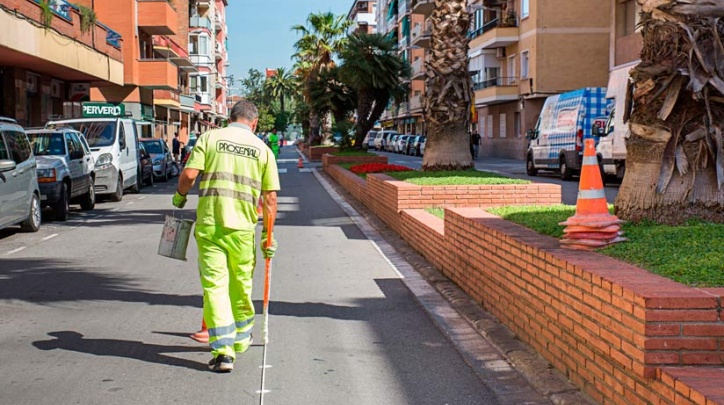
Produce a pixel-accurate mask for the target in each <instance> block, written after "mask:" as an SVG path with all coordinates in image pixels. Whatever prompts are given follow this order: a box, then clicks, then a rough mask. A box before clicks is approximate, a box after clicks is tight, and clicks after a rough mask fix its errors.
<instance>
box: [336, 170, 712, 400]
mask: <svg viewBox="0 0 724 405" xmlns="http://www.w3.org/2000/svg"><path fill="white" fill-rule="evenodd" d="M326 170H327V172H328V173H329V174H330V176H331V177H333V178H334V179H335V180H336V181H337V182H338V183H339V184H340V185H342V186H343V187H344V188H345V189H347V190H348V191H349V192H350V193H351V194H352V195H353V196H354V197H355V198H357V199H358V200H360V201H361V202H362V203H364V204H365V205H367V206H368V207H369V208H370V209H371V210H372V211H373V212H374V213H375V214H376V215H377V216H379V217H380V218H381V219H382V220H383V221H385V222H386V223H387V224H388V225H389V226H390V227H391V228H393V229H395V230H396V231H397V232H398V233H399V234H400V236H401V237H402V238H403V239H405V240H406V241H407V242H408V243H409V244H410V246H412V247H413V248H414V249H415V250H417V251H418V252H420V253H421V254H422V255H423V256H425V257H426V258H427V260H428V261H430V263H432V264H433V265H435V266H436V267H437V268H438V269H440V271H442V272H443V274H445V275H446V276H447V277H448V278H450V279H451V280H452V281H453V282H455V283H456V284H458V285H459V286H460V287H461V288H462V289H463V290H465V291H466V292H467V293H468V294H469V295H470V296H471V297H472V298H473V299H474V300H476V301H477V302H480V303H482V304H483V305H484V306H485V308H486V309H487V310H488V311H489V312H491V313H492V314H494V315H495V316H496V317H497V318H498V319H499V320H500V321H501V322H503V323H504V324H506V325H507V326H508V327H509V328H510V329H511V330H513V331H514V332H515V333H516V334H517V336H518V337H519V338H520V339H521V340H522V341H524V342H526V343H527V344H529V345H530V346H531V347H533V348H535V349H536V351H538V352H539V353H540V354H541V355H542V356H543V357H545V358H546V359H547V360H548V361H549V362H550V363H551V364H553V365H554V366H555V367H556V368H557V369H558V370H560V371H561V372H563V374H564V375H566V376H568V378H569V379H570V380H571V381H573V382H574V383H575V384H576V385H578V386H579V387H580V388H581V389H582V390H583V391H584V392H586V393H587V394H588V395H590V396H591V397H592V398H593V399H594V400H596V401H597V402H599V403H606V404H609V403H610V404H622V405H623V404H649V403H651V404H674V403H675V404H707V405H710V404H724V367H722V365H723V364H724V313H722V301H723V298H724V289H696V288H691V287H688V286H685V285H682V284H679V283H676V282H674V281H671V280H669V279H666V278H663V277H660V276H657V275H655V274H652V273H650V272H648V271H646V270H643V269H640V268H638V267H635V266H632V265H629V264H626V263H623V262H620V261H617V260H614V259H612V258H609V257H607V256H604V255H601V254H598V253H592V252H579V251H570V250H565V249H561V248H560V243H559V241H558V240H557V239H554V238H550V237H547V236H544V235H540V234H538V233H536V232H533V231H531V230H529V229H527V228H525V227H522V226H519V225H516V224H513V223H510V222H507V221H504V220H502V219H500V218H498V217H496V216H493V215H491V214H489V213H487V212H485V211H483V210H481V209H479V208H450V207H451V206H454V205H458V207H460V206H466V205H467V206H468V207H470V206H474V205H477V206H480V207H486V206H493V205H509V204H530V203H538V204H541V203H549V204H550V203H554V202H555V203H558V202H560V188H558V189H557V190H558V191H557V194H555V193H554V191H553V190H554V189H550V188H545V187H544V188H542V189H538V190H537V191H536V190H535V189H531V190H528V191H526V192H523V191H520V190H522V189H518V188H517V187H519V186H498V187H505V188H503V189H499V190H497V191H492V190H486V189H485V188H482V189H475V188H469V187H470V186H466V187H460V188H458V187H455V188H454V191H453V189H452V188H450V189H445V188H442V189H439V188H438V189H437V190H423V189H424V187H421V186H415V185H412V184H409V183H404V182H398V181H394V180H391V178H389V177H387V176H385V175H379V174H375V175H369V176H368V177H367V178H368V180H367V181H365V180H363V179H361V178H359V177H358V176H356V175H354V174H353V173H350V172H349V171H347V170H344V169H342V168H340V167H339V166H329V167H328V168H327V169H326ZM539 186H546V185H539ZM476 187H480V186H476ZM556 187H558V186H556ZM476 193H477V194H476ZM471 194H474V195H472V196H471ZM554 195H557V199H556V198H554ZM430 205H445V206H446V207H447V208H446V210H445V219H444V220H442V219H440V218H437V217H435V216H433V215H431V214H429V213H427V212H425V211H424V210H422V209H420V208H423V207H427V206H430Z"/></svg>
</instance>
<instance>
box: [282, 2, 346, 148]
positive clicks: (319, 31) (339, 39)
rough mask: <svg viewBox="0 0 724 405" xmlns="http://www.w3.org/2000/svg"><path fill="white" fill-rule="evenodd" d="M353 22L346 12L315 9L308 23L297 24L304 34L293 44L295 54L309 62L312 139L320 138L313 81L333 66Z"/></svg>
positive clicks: (299, 58) (308, 89) (309, 102)
mask: <svg viewBox="0 0 724 405" xmlns="http://www.w3.org/2000/svg"><path fill="white" fill-rule="evenodd" d="M351 24H352V22H351V21H350V20H348V19H347V17H346V16H344V15H339V16H335V15H334V14H333V13H330V12H327V13H312V14H310V15H309V16H308V17H307V25H306V26H304V25H295V26H293V27H292V29H293V30H295V31H297V32H298V33H299V34H301V38H299V40H298V41H297V42H296V43H295V44H294V47H295V49H296V53H295V54H294V58H296V59H297V60H298V61H301V62H304V63H306V64H307V67H308V71H306V72H305V73H306V77H305V78H304V82H305V87H306V88H305V91H304V93H305V95H306V97H307V99H306V101H307V103H308V104H309V105H310V107H311V109H310V115H309V121H310V126H311V132H312V134H311V136H312V140H313V141H314V140H319V136H320V131H319V128H320V114H319V113H318V112H317V111H315V109H314V108H313V106H312V103H311V99H309V96H310V93H311V91H310V85H311V83H312V82H314V81H316V80H317V77H318V76H319V74H320V72H322V71H324V70H327V69H330V68H332V67H333V66H334V65H335V64H334V59H333V57H334V55H335V54H336V53H337V52H339V51H340V50H341V49H342V48H343V47H344V44H345V43H346V31H347V28H349V26H350V25H351Z"/></svg>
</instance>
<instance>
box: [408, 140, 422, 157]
mask: <svg viewBox="0 0 724 405" xmlns="http://www.w3.org/2000/svg"><path fill="white" fill-rule="evenodd" d="M424 140H425V137H424V136H423V135H417V136H416V137H415V138H413V139H412V140H411V141H410V142H409V143H408V146H409V148H408V152H407V154H408V155H411V156H420V144H421V143H422V142H423V141H424Z"/></svg>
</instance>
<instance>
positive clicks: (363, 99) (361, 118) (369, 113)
mask: <svg viewBox="0 0 724 405" xmlns="http://www.w3.org/2000/svg"><path fill="white" fill-rule="evenodd" d="M380 105H382V109H380V108H378V107H379V106H380ZM385 105H386V103H385V104H382V103H375V100H374V97H373V95H372V94H371V93H370V92H366V91H360V92H359V94H358V96H357V128H356V130H355V136H354V144H355V149H362V148H363V145H362V143H363V142H364V139H365V136H367V132H369V131H370V130H371V129H372V127H374V125H375V121H377V119H379V117H380V115H382V112H383V111H384V106H385ZM373 106H374V107H373ZM377 110H379V114H378V115H377V116H375V112H377Z"/></svg>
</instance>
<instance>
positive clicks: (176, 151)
mask: <svg viewBox="0 0 724 405" xmlns="http://www.w3.org/2000/svg"><path fill="white" fill-rule="evenodd" d="M171 151H172V152H173V161H174V162H178V157H179V155H180V154H181V141H179V139H178V132H176V133H174V134H173V141H172V142H171Z"/></svg>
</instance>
